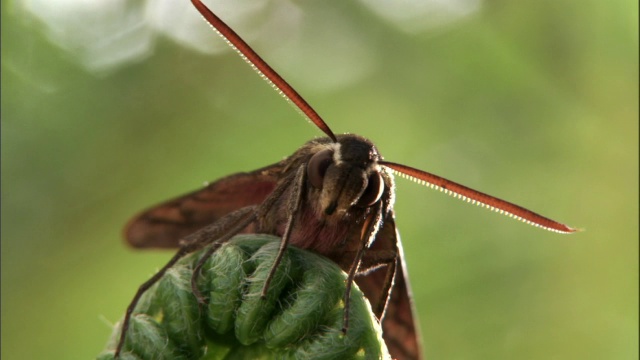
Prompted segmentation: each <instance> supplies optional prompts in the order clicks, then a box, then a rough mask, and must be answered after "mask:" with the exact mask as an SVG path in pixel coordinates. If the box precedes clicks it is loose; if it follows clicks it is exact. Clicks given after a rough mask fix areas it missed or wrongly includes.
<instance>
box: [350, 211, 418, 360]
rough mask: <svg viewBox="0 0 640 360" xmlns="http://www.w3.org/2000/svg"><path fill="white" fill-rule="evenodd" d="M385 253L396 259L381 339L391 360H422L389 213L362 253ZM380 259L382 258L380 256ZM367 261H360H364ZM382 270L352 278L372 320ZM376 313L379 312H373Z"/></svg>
mask: <svg viewBox="0 0 640 360" xmlns="http://www.w3.org/2000/svg"><path fill="white" fill-rule="evenodd" d="M389 250H391V251H394V252H397V255H398V256H397V258H396V264H397V267H396V275H395V281H394V284H393V287H392V289H391V298H390V299H389V302H388V303H387V307H386V310H385V313H384V318H383V319H382V337H383V338H384V341H385V343H386V344H387V348H388V349H389V353H390V354H391V357H392V358H393V359H399V360H414V359H415V360H417V359H422V352H421V349H420V340H419V339H420V337H419V336H420V332H419V329H418V325H417V324H416V323H414V319H415V317H414V314H415V309H414V306H413V301H412V295H411V288H410V287H409V279H408V277H407V269H406V268H405V264H404V253H403V250H402V243H401V242H400V235H399V234H398V232H397V230H396V224H395V221H394V217H393V213H392V212H390V213H389V214H388V215H387V218H386V219H385V220H384V224H383V227H382V229H380V231H379V233H378V235H377V236H376V240H375V242H374V243H373V245H372V246H371V248H370V249H368V250H367V253H365V257H367V255H371V256H373V257H378V256H376V253H378V254H383V253H387V252H388V251H389ZM379 257H380V258H384V257H385V256H384V255H380V256H379ZM366 260H367V259H363V261H366ZM386 269H387V268H386V267H382V268H379V269H377V270H375V271H372V272H370V273H367V274H366V275H364V276H357V277H356V278H355V281H356V283H357V284H358V287H360V289H361V290H362V292H363V293H364V294H365V296H366V297H367V299H369V301H370V302H371V307H372V309H374V312H376V316H377V317H378V318H380V316H381V315H382V314H380V310H381V307H380V306H379V304H377V302H378V301H379V300H378V299H382V298H383V296H382V292H383V291H384V289H383V287H384V283H385V277H386V271H385V270H386ZM376 309H380V310H376Z"/></svg>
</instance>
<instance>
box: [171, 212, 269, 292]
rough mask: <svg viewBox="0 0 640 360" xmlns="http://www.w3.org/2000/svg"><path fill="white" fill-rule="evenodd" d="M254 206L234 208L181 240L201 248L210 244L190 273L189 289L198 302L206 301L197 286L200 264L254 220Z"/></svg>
mask: <svg viewBox="0 0 640 360" xmlns="http://www.w3.org/2000/svg"><path fill="white" fill-rule="evenodd" d="M256 208H257V207H256V206H247V207H244V208H242V209H239V210H236V211H234V212H232V213H230V214H229V215H227V216H225V217H223V218H222V219H220V220H218V221H216V222H215V223H213V224H211V225H209V226H207V227H205V228H203V229H201V230H199V231H197V232H195V233H194V234H192V235H189V236H187V237H186V238H185V239H184V240H183V241H184V243H185V244H187V245H185V246H189V245H191V246H196V247H197V248H202V247H204V246H206V245H208V244H210V245H209V249H207V251H206V252H205V253H204V255H202V257H200V259H199V260H198V262H197V263H196V266H195V267H194V269H193V274H192V275H191V290H192V292H193V295H195V297H196V299H197V300H198V303H199V304H204V303H205V302H206V299H205V298H204V296H202V292H200V289H198V286H197V278H198V275H199V274H200V271H201V270H202V266H203V265H204V263H205V262H206V261H207V259H208V258H209V257H210V256H211V254H213V253H214V252H215V251H216V250H218V248H220V246H221V245H222V244H224V243H226V242H227V241H229V239H231V238H232V237H233V236H235V235H236V234H238V233H239V232H241V231H242V230H243V229H244V228H246V227H247V226H248V225H249V224H251V223H252V222H254V221H255V220H256Z"/></svg>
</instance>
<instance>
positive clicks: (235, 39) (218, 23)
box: [191, 0, 337, 142]
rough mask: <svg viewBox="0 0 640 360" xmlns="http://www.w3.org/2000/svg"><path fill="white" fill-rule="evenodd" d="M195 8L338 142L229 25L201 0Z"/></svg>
mask: <svg viewBox="0 0 640 360" xmlns="http://www.w3.org/2000/svg"><path fill="white" fill-rule="evenodd" d="M191 3H193V6H195V7H196V9H198V11H199V12H200V14H202V16H203V17H204V18H205V20H207V22H208V23H209V24H211V26H212V27H213V29H214V30H215V31H216V32H217V33H218V34H219V35H220V36H222V38H224V39H225V40H226V41H227V44H229V46H231V47H232V48H233V49H234V50H235V51H236V52H237V53H238V54H239V55H240V57H241V58H242V59H244V61H246V62H247V63H248V64H249V65H250V66H251V67H252V68H253V69H254V70H255V71H257V72H258V73H259V74H260V76H261V77H262V78H263V79H265V80H266V81H267V82H268V83H269V84H270V85H271V86H272V87H273V88H274V89H276V90H277V91H278V93H279V94H280V95H282V96H284V98H285V99H287V101H289V102H291V103H293V104H294V105H295V106H296V107H297V108H298V109H299V110H300V112H301V113H302V114H303V115H304V116H305V117H306V118H307V119H309V121H311V122H312V123H314V124H315V125H316V126H317V127H318V128H320V130H322V131H323V132H324V133H325V134H327V136H329V137H330V138H331V139H332V140H333V141H334V142H336V141H337V140H336V136H335V135H334V134H333V131H331V129H330V128H329V125H327V124H326V123H325V122H324V120H322V118H321V117H320V115H318V113H317V112H316V111H315V110H313V108H312V107H311V105H309V103H307V101H306V100H305V99H303V98H302V96H300V94H298V92H297V91H295V90H294V88H293V87H291V85H289V83H287V82H286V81H285V80H284V79H283V78H282V77H281V76H280V75H279V74H278V73H277V72H276V71H275V70H273V68H271V66H269V64H267V63H266V62H265V61H264V60H263V59H262V58H261V57H260V55H258V54H257V53H256V52H255V51H253V49H252V48H251V47H250V46H249V44H247V43H246V42H245V41H244V40H242V38H241V37H240V36H239V35H238V34H236V32H235V31H233V29H231V28H230V27H229V26H228V25H227V24H225V23H224V21H222V20H221V19H220V18H219V17H217V16H216V15H215V14H214V13H213V12H211V10H209V8H208V7H207V6H206V5H204V4H203V3H202V2H201V1H200V0H191Z"/></svg>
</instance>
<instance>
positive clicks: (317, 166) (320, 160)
mask: <svg viewBox="0 0 640 360" xmlns="http://www.w3.org/2000/svg"><path fill="white" fill-rule="evenodd" d="M332 162H333V150H330V149H326V150H322V151H320V152H318V153H316V154H314V155H313V156H312V157H311V160H309V163H308V164H307V176H308V177H309V182H310V183H311V185H312V186H313V187H315V188H316V189H322V184H323V182H324V175H325V174H326V173H327V168H328V167H329V165H331V163H332Z"/></svg>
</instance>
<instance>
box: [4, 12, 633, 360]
mask: <svg viewBox="0 0 640 360" xmlns="http://www.w3.org/2000/svg"><path fill="white" fill-rule="evenodd" d="M426 2H427V1H425V3H426ZM35 3H36V2H27V1H24V2H20V1H16V0H14V1H3V2H2V74H1V75H2V103H1V110H2V159H1V160H2V242H1V245H2V261H1V264H2V348H1V349H2V350H1V351H2V354H1V355H2V357H3V358H6V359H18V358H21V359H38V358H48V359H86V358H91V357H93V356H95V355H96V354H98V353H99V352H100V351H101V350H102V348H103V347H104V344H105V342H106V341H107V338H108V337H109V334H110V332H111V328H110V324H112V323H113V322H115V321H117V319H119V318H120V317H121V316H122V314H123V313H124V310H125V308H126V305H127V304H128V302H129V300H130V299H131V297H132V295H133V293H134V291H135V289H136V287H137V286H138V285H139V284H140V283H142V282H143V281H144V280H146V279H147V278H148V277H149V276H150V274H152V273H153V272H154V271H155V270H156V269H157V268H159V267H160V266H162V264H164V262H165V261H166V260H167V259H168V258H169V257H170V254H169V253H167V252H136V251H133V250H131V249H129V248H127V247H126V246H125V245H124V243H123V242H122V240H121V235H120V231H121V228H122V226H123V225H124V223H125V222H126V221H127V219H128V218H129V217H130V216H131V215H133V214H134V213H135V212H136V211H138V210H140V209H142V208H143V207H145V206H149V205H151V204H153V203H155V202H158V201H161V200H164V199H166V198H169V197H172V196H174V195H178V194H181V193H183V192H186V191H190V190H192V189H195V188H197V187H199V186H201V184H202V183H203V182H204V181H207V180H214V179H216V178H218V177H221V176H224V175H227V174H230V173H233V172H237V171H243V170H251V169H255V168H258V167H261V166H264V165H267V164H269V163H272V162H275V161H278V160H279V159H281V158H282V157H284V156H286V155H288V154H290V153H291V152H293V151H294V150H295V149H296V148H297V147H299V146H300V145H301V144H302V143H304V142H305V141H306V140H308V139H310V138H312V137H314V136H319V135H320V132H319V131H317V130H316V129H314V128H313V127H312V126H309V125H308V124H306V123H305V121H304V120H302V119H301V118H300V116H298V114H297V113H296V111H295V110H293V109H292V108H291V107H290V106H288V105H287V103H286V102H285V101H283V100H282V99H280V98H279V97H278V95H277V94H276V93H275V92H273V91H272V90H271V89H269V87H268V86H267V85H266V84H265V83H264V82H263V81H262V80H260V79H259V77H258V76H256V75H255V74H254V73H253V72H252V71H251V70H250V69H249V67H248V66H246V65H245V64H243V62H242V61H241V60H240V59H238V57H237V56H236V55H235V54H233V53H230V52H224V53H222V54H219V55H216V56H211V55H208V54H205V53H202V52H198V51H196V50H194V49H192V48H191V47H189V46H186V44H187V41H191V42H192V43H193V44H196V45H194V46H199V45H198V44H204V43H206V44H209V45H210V44H217V43H221V41H220V40H219V39H217V37H216V36H215V35H214V34H213V32H210V31H209V29H208V28H207V26H206V25H205V24H204V23H203V22H201V21H196V22H194V23H193V24H194V25H193V26H192V28H191V31H186V32H185V33H184V34H183V38H182V39H183V40H182V42H179V41H175V40H171V39H170V38H169V37H168V36H166V35H162V34H161V33H160V32H157V31H159V30H157V29H158V28H161V27H162V26H172V25H174V24H178V23H181V22H184V21H185V20H184V18H183V15H184V14H185V13H187V14H188V13H191V12H192V11H193V12H195V10H193V9H192V8H191V4H190V3H189V2H188V1H186V0H185V1H184V4H178V5H177V9H179V11H174V12H171V13H168V14H166V17H165V18H164V20H163V21H162V22H159V23H156V24H155V25H154V27H149V28H148V30H147V33H144V34H145V35H146V36H149V38H150V39H151V40H150V42H149V43H147V44H146V48H144V49H143V50H144V51H141V52H140V56H138V57H136V58H133V59H130V60H128V61H121V62H119V63H118V62H117V61H116V60H117V59H118V56H121V55H122V58H123V59H126V56H125V55H126V54H127V51H128V50H130V51H132V52H133V51H134V50H136V49H138V48H136V46H137V45H139V43H135V42H133V41H132V43H131V44H130V45H128V46H122V44H121V43H120V47H117V48H116V47H115V46H114V48H113V49H111V48H110V47H109V46H110V45H112V44H113V43H116V44H117V43H118V41H122V39H123V38H126V36H127V35H128V33H126V32H124V30H123V28H122V27H120V26H116V25H117V24H114V20H109V21H105V19H120V20H122V19H130V18H136V16H138V17H139V18H141V19H143V20H145V19H148V18H149V17H150V16H151V15H153V14H154V10H156V9H157V8H158V7H159V6H162V4H160V3H161V2H151V1H149V2H143V1H131V2H121V3H119V4H120V6H121V10H122V9H123V10H122V12H121V13H117V12H113V11H111V12H109V11H102V12H95V11H94V12H90V10H91V9H88V8H84V9H83V11H81V12H79V13H78V14H76V15H75V17H72V18H69V19H64V21H63V23H64V24H65V26H66V27H64V28H62V29H60V28H55V27H51V26H50V25H48V24H49V23H48V22H47V21H45V20H43V19H44V16H45V15H50V16H52V17H54V16H53V15H56V14H57V13H54V12H53V11H54V8H53V7H50V6H48V5H45V4H48V3H47V2H41V4H40V6H41V7H40V8H34V6H35V5H34V4H35ZM52 3H58V2H52ZM69 3H72V2H71V1H67V2H59V3H58V6H62V5H63V4H69ZM85 3H86V2H85ZM105 3H108V2H105ZM170 3H176V2H174V1H172V2H170ZM370 3H373V1H371V2H368V1H362V2H354V3H347V2H317V1H298V2H296V3H295V6H296V7H295V11H288V12H278V11H272V10H273V8H274V7H275V8H277V7H278V6H281V5H282V4H289V5H290V6H293V5H292V4H291V3H288V2H285V1H284V0H283V1H279V0H272V1H269V2H268V3H267V4H266V5H264V6H265V9H264V11H259V12H257V14H256V13H253V15H251V16H248V15H247V16H244V17H243V16H242V14H240V15H239V16H236V18H235V19H236V20H234V21H237V22H238V23H242V25H239V28H238V31H239V32H241V33H243V34H247V37H248V40H249V41H250V42H251V43H255V44H256V49H257V50H258V51H259V52H260V53H261V54H263V56H264V57H265V58H266V59H267V60H268V61H269V62H270V63H271V64H272V66H273V67H275V68H276V69H277V70H279V71H281V73H282V75H283V76H284V77H285V78H287V79H289V80H290V82H291V83H292V84H293V85H294V86H295V87H296V88H297V89H298V90H299V91H300V92H301V93H302V94H303V95H304V96H305V97H306V98H307V100H308V101H309V102H310V103H311V104H312V105H313V106H314V107H315V108H316V110H317V111H318V112H319V113H320V114H321V115H322V116H323V117H324V118H325V119H326V121H327V122H328V123H329V124H330V125H331V126H332V127H333V129H334V131H335V132H337V133H342V132H354V133H359V134H361V135H364V136H367V137H369V138H371V139H372V140H373V141H375V142H376V143H377V144H378V147H379V149H380V151H381V152H382V154H383V155H384V156H385V157H386V159H388V160H391V161H395V162H401V163H405V164H407V165H411V166H415V167H418V168H421V169H425V170H427V171H432V172H434V173H436V174H439V175H441V176H444V177H447V178H450V179H452V180H454V181H459V182H461V183H463V184H465V185H467V186H470V187H473V188H477V189H479V190H482V191H485V192H488V193H490V194H494V195H497V196H500V197H503V198H505V199H507V200H510V201H514V202H516V203H518V204H521V205H523V206H526V207H529V208H531V209H532V210H534V211H537V212H540V213H543V214H545V215H548V216H551V217H554V218H557V219H558V220H560V221H563V222H566V223H568V224H570V225H572V226H576V227H581V228H584V229H586V231H584V232H581V233H578V234H574V235H570V236H566V235H557V234H553V233H548V232H545V231H542V230H539V229H535V228H532V227H529V226H526V225H523V224H520V223H518V222H515V221H511V220H509V219H506V218H504V217H500V216H498V215H496V214H493V213H490V212H487V211H481V210H480V209H478V208H475V207H472V206H468V205H465V204H463V203H461V202H460V201H457V200H453V199H451V198H447V197H445V196H443V195H442V194H440V193H437V192H433V191H431V190H429V189H426V188H421V187H419V186H417V185H415V184H412V183H409V182H406V181H403V180H402V179H397V185H398V191H397V195H398V196H397V204H396V213H397V217H398V220H397V223H398V226H399V228H400V232H401V235H402V239H403V244H404V247H405V252H406V261H407V263H408V268H409V273H410V276H411V280H412V286H413V291H414V297H415V300H416V305H417V308H418V312H419V315H420V319H419V321H420V324H421V327H422V331H423V334H422V335H423V341H424V344H425V352H426V355H427V356H428V358H431V359H514V358H518V359H548V358H556V359H633V358H637V357H638V100H637V99H638V32H637V31H638V8H637V7H638V4H637V2H633V1H628V0H615V1H607V2H602V1H595V0H588V1H570V0H563V1H546V0H545V1H517V2H515V1H511V2H509V1H486V2H479V1H478V2H472V1H467V2H466V3H468V6H470V7H471V8H472V10H473V11H471V12H470V13H469V15H467V16H465V17H462V18H460V19H458V20H457V21H454V22H450V23H447V24H445V25H443V24H438V23H437V22H436V23H434V24H432V25H431V26H430V27H426V28H422V30H417V29H416V28H415V27H413V28H411V27H407V28H403V27H402V23H403V22H402V21H401V22H399V23H395V22H392V21H389V20H384V19H383V18H382V17H380V16H377V15H376V14H375V13H374V12H373V11H372V10H370V9H371V8H370V7H368V4H370ZM378 3H384V2H382V1H379V2H378ZM401 3H402V4H406V3H408V2H401ZM464 3H465V2H464V1H458V2H451V4H464ZM122 4H124V5H122ZM260 4H262V3H260ZM399 4H400V3H399ZM469 4H471V5H469ZM474 4H475V6H476V8H473V5H474ZM85 5H86V4H85ZM226 7H227V8H228V9H227V10H226V11H227V12H226V13H225V14H227V13H228V14H233V13H234V5H233V3H231V5H228V6H226ZM141 9H144V10H141ZM34 11H35V14H37V15H34ZM56 11H58V10H56ZM96 14H98V15H96ZM114 14H115V15H114ZM109 17H111V18H109ZM432 17H433V18H434V19H435V18H436V17H435V11H434V15H433V16H431V15H430V13H429V12H427V13H426V14H424V15H422V17H421V18H420V19H419V20H421V21H429V20H430V19H431V18H432ZM274 19H275V20H274ZM291 19H293V20H291ZM268 21H271V25H272V26H271V27H270V28H269V29H272V30H273V31H266V30H264V31H263V30H262V29H263V28H261V27H260V26H259V25H260V24H264V23H265V22H268ZM229 22H230V23H231V25H232V26H234V25H235V24H234V23H233V22H231V20H230V21H229ZM274 22H275V24H276V25H275V26H274V25H273V24H274ZM116 23H117V21H116ZM405 23H407V24H408V23H409V21H408V20H407V21H406V22H405ZM288 24H293V25H292V27H287V26H289V25H288ZM398 24H400V25H398ZM110 25H113V26H110ZM278 26H280V27H278ZM234 27H235V26H234ZM134 29H137V28H135V27H134ZM274 29H275V30H274ZM292 29H293V30H292ZM191 34H193V37H191ZM129 35H130V34H129ZM65 36H67V37H68V36H75V39H76V42H71V43H66V44H63V42H62V41H61V40H60V39H61V38H64V37H65ZM92 36H93V37H92ZM78 39H80V40H78ZM83 39H84V40H85V41H86V39H92V40H91V41H90V42H89V44H90V45H91V46H87V45H86V43H81V42H80V41H81V40H83ZM79 44H83V45H79ZM209 45H207V46H209ZM211 46H213V45H211ZM96 49H97V53H98V54H99V55H98V56H96ZM123 54H124V55H123ZM142 55H144V56H142ZM114 59H115V60H114ZM107 60H109V61H111V62H112V63H111V64H112V65H109V64H107V65H105V64H100V61H104V62H108V61H107ZM113 64H116V65H113Z"/></svg>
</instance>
